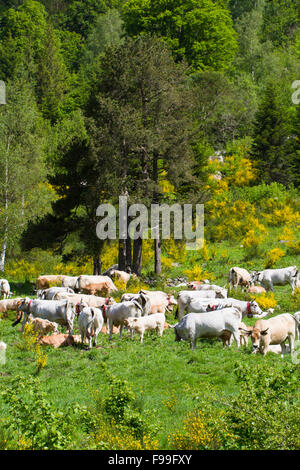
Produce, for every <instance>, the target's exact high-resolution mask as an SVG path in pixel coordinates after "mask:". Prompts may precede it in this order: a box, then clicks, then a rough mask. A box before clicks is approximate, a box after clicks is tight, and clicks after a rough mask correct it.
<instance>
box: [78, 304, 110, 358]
mask: <svg viewBox="0 0 300 470" xmlns="http://www.w3.org/2000/svg"><path fill="white" fill-rule="evenodd" d="M79 308H80V314H79V317H78V326H79V329H80V334H81V343H82V345H83V344H84V341H85V339H87V340H88V343H89V346H88V347H89V349H91V347H92V339H93V346H96V345H97V337H98V334H99V333H100V331H101V328H102V327H103V323H104V319H103V315H102V312H101V310H100V309H99V308H94V307H88V305H87V304H84V303H83V304H80V307H79Z"/></svg>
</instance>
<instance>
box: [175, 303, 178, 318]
mask: <svg viewBox="0 0 300 470" xmlns="http://www.w3.org/2000/svg"><path fill="white" fill-rule="evenodd" d="M178 315H179V307H178V303H177V305H176V309H175V314H174V318H178Z"/></svg>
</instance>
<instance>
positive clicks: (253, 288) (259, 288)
mask: <svg viewBox="0 0 300 470" xmlns="http://www.w3.org/2000/svg"><path fill="white" fill-rule="evenodd" d="M247 292H248V293H249V294H263V293H265V292H266V289H265V288H264V287H262V286H250V287H249V288H248V290H247Z"/></svg>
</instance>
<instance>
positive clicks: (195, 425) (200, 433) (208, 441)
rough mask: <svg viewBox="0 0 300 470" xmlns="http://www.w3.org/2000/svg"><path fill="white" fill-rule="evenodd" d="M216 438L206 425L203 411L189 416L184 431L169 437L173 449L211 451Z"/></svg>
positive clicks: (185, 421)
mask: <svg viewBox="0 0 300 470" xmlns="http://www.w3.org/2000/svg"><path fill="white" fill-rule="evenodd" d="M214 441H215V436H214V435H213V433H212V432H211V431H209V430H208V429H207V427H206V425H205V421H204V416H203V414H202V413H201V411H197V412H196V413H195V414H192V413H191V414H189V415H188V417H187V418H186V419H185V420H184V425H183V430H182V431H177V432H175V433H174V434H171V435H170V436H169V443H170V446H171V448H173V449H176V450H200V449H211V448H212V447H213V444H214Z"/></svg>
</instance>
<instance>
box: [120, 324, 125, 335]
mask: <svg viewBox="0 0 300 470" xmlns="http://www.w3.org/2000/svg"><path fill="white" fill-rule="evenodd" d="M123 327H124V325H123V323H121V325H120V339H121V338H122V331H123Z"/></svg>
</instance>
